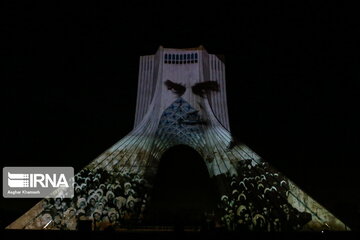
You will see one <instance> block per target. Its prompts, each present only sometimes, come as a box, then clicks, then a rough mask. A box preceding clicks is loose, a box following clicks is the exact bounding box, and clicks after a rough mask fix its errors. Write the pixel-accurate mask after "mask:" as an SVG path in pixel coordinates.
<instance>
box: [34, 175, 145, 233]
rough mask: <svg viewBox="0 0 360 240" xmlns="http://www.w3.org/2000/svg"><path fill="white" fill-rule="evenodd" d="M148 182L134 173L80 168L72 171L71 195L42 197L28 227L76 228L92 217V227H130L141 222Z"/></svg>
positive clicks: (103, 228) (97, 228)
mask: <svg viewBox="0 0 360 240" xmlns="http://www.w3.org/2000/svg"><path fill="white" fill-rule="evenodd" d="M148 187H149V186H148V184H147V182H146V181H145V180H144V179H142V178H141V177H140V176H139V175H137V174H131V173H130V174H129V173H127V172H121V173H109V172H107V171H105V170H103V169H98V170H96V171H90V170H87V169H83V170H81V171H80V172H79V173H77V174H76V175H75V183H74V191H75V192H74V197H73V198H62V196H58V197H56V198H47V199H44V200H43V201H41V204H42V206H41V207H42V208H43V210H42V213H41V214H40V215H39V216H38V217H37V218H36V219H35V221H34V222H33V223H32V224H29V225H28V226H27V228H28V229H32V228H36V229H39V228H40V229H52V230H76V229H78V228H79V221H89V220H90V221H91V223H92V230H111V229H114V230H116V228H121V227H131V226H134V225H136V224H139V223H141V222H142V220H143V218H144V216H143V213H144V210H145V206H146V203H147V201H148V194H147V192H148Z"/></svg>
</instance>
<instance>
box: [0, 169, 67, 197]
mask: <svg viewBox="0 0 360 240" xmlns="http://www.w3.org/2000/svg"><path fill="white" fill-rule="evenodd" d="M57 196H60V197H61V198H72V197H73V196H74V168H72V167H4V168H3V197H5V198H41V197H46V198H55V197H57Z"/></svg>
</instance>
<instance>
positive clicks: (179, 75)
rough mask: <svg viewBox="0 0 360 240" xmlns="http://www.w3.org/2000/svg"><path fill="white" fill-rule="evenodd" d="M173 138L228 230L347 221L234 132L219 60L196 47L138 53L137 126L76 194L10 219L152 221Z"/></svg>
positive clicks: (66, 224)
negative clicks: (188, 155)
mask: <svg viewBox="0 0 360 240" xmlns="http://www.w3.org/2000/svg"><path fill="white" fill-rule="evenodd" d="M177 145H187V146H189V147H191V148H192V149H194V150H195V151H196V152H198V153H199V155H200V156H201V158H202V159H203V162H204V163H205V165H206V167H207V170H208V174H209V177H210V178H211V179H213V180H214V182H215V187H216V188H217V192H218V204H217V206H216V209H214V211H213V215H212V219H213V220H214V221H216V222H217V225H220V226H222V227H223V228H226V229H227V230H229V231H289V230H290V231H303V230H305V231H306V230H309V231H311V230H315V231H320V230H349V228H348V227H347V226H346V225H345V224H344V223H342V222H341V221H340V220H338V219H337V218H336V217H334V216H333V215H332V214H331V213H330V212H328V211H327V210H326V209H325V208H324V207H322V206H321V205H320V204H318V203H317V202H316V201H314V200H313V199H312V198H310V197H309V196H308V195H307V194H306V193H304V192H303V191H302V190H300V188H298V187H297V186H296V185H295V184H294V183H293V182H291V181H290V180H289V179H287V178H286V177H285V176H283V175H282V174H281V173H279V172H278V171H276V170H274V169H273V168H271V167H270V166H269V165H268V164H267V163H266V162H265V161H263V160H262V159H261V157H259V156H258V155H257V154H256V153H254V152H253V151H252V150H251V149H249V148H248V147H247V146H246V145H244V144H241V143H238V142H237V141H235V140H234V139H233V137H232V135H231V133H230V126H229V119H228V110H227V98H226V86H225V65H224V63H223V62H222V60H221V59H220V58H218V57H217V56H216V55H213V54H209V53H207V51H206V50H205V49H204V48H203V47H201V46H200V47H198V48H188V49H172V48H163V47H160V48H159V49H158V51H157V52H156V54H155V55H149V56H142V57H141V58H140V69H139V79H138V89H137V104H136V115H135V123H134V129H133V130H132V131H131V132H130V133H129V134H128V135H126V136H125V137H124V138H122V139H121V140H120V141H119V142H117V143H116V144H115V145H113V146H112V147H111V148H109V149H108V150H107V151H105V152H104V153H103V154H101V155H100V156H99V157H98V158H96V159H95V160H94V161H92V162H91V163H90V164H89V165H88V166H86V167H85V169H84V170H82V171H81V172H79V173H78V174H77V175H76V178H75V181H76V183H75V192H76V195H75V197H74V198H73V199H65V198H64V199H63V198H62V197H61V196H59V197H58V198H56V199H44V200H42V201H41V202H39V203H38V204H37V205H36V206H35V207H34V208H32V209H30V210H29V211H28V212H27V213H26V214H24V215H23V216H22V217H20V218H19V219H18V220H16V221H15V222H13V223H12V224H11V225H9V226H8V228H10V229H70V230H75V229H79V226H80V225H81V223H82V221H85V220H91V221H92V228H93V229H94V230H105V229H106V228H109V227H111V228H113V229H115V230H118V229H124V228H126V227H128V226H130V225H131V226H132V227H134V226H143V225H144V224H145V225H151V223H149V222H147V223H144V222H143V220H144V219H146V212H147V211H146V207H147V206H148V202H149V201H151V200H150V199H151V189H152V187H153V185H152V179H153V178H154V177H155V176H156V174H157V169H158V166H159V162H160V159H161V157H162V155H163V154H164V153H165V152H166V151H167V150H169V149H170V148H172V147H173V146H177ZM189 167H191V166H189ZM184 175H185V176H184V177H186V173H184Z"/></svg>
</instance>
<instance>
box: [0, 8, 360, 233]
mask: <svg viewBox="0 0 360 240" xmlns="http://www.w3.org/2000/svg"><path fill="white" fill-rule="evenodd" d="M118 2H119V3H117V4H114V5H112V4H110V3H106V2H105V1H101V2H100V1H99V2H93V1H86V2H84V3H81V4H80V3H77V4H74V3H71V4H64V3H62V2H60V1H59V2H55V1H46V2H43V3H39V2H33V1H29V2H27V3H26V4H18V3H16V2H15V1H8V2H6V3H2V7H1V8H0V9H1V10H0V11H1V14H0V16H1V18H2V19H1V25H0V31H1V39H2V40H3V43H2V44H1V47H0V48H1V49H0V51H1V56H2V59H3V60H2V64H1V65H2V70H1V88H0V91H1V98H2V100H1V103H2V107H1V109H2V114H1V118H2V120H3V121H2V122H3V123H2V131H1V137H2V140H3V144H2V147H3V151H2V157H1V165H2V167H4V166H73V167H74V168H75V170H76V171H78V170H80V169H81V168H82V167H84V166H85V165H86V164H88V163H89V162H90V161H92V160H93V159H94V158H96V157H97V156H98V155H99V154H101V153H102V152H103V151H104V150H106V149H107V148H108V147H110V146H111V145H112V144H114V143H115V142H117V141H118V140H120V139H121V138H122V137H123V136H125V135H126V134H127V133H128V132H129V131H130V130H131V129H132V126H133V121H134V115H135V104H136V90H137V74H138V61H139V56H140V55H147V54H153V53H155V52H156V50H157V48H158V47H159V45H162V46H164V47H174V48H182V47H196V46H199V45H200V44H201V45H203V46H204V47H205V48H206V49H207V51H208V52H209V53H215V54H223V55H224V56H225V63H226V71H227V72H226V74H227V75H226V77H227V94H228V105H229V108H228V110H229V115H230V126H231V130H232V132H233V134H234V135H235V136H236V137H237V138H238V139H239V140H240V141H242V142H244V143H246V144H247V145H248V146H249V147H250V148H252V149H253V150H254V151H255V152H257V153H258V154H259V155H260V156H262V157H263V158H264V159H265V160H267V161H268V162H269V163H270V164H271V165H272V166H274V167H275V168H276V169H278V170H279V171H281V172H282V173H284V174H285V175H286V176H287V177H289V179H291V180H292V181H294V182H295V183H296V184H297V185H298V186H300V187H301V188H302V189H303V190H304V191H305V192H306V193H308V194H309V195H310V196H312V197H313V198H314V199H315V200H316V201H318V202H319V203H320V204H322V205H323V206H325V207H326V208H327V209H328V210H330V211H331V212H332V213H333V214H334V215H335V216H337V217H338V218H340V219H341V220H342V221H344V222H345V223H347V224H348V225H349V226H350V227H351V228H353V229H358V230H359V229H360V220H359V219H360V191H359V187H358V184H356V182H357V183H359V180H358V176H359V175H358V167H357V165H356V163H357V160H359V158H358V155H357V149H358V146H359V137H358V136H359V135H358V133H359V125H358V123H359V118H358V117H357V112H358V111H359V107H358V104H357V101H356V100H357V96H358V94H359V93H358V90H359V78H360V71H359V69H360V68H359V54H360V51H359V50H360V49H359V40H360V39H359V38H358V37H357V32H358V31H359V21H358V19H357V15H358V14H357V13H356V11H355V10H356V9H355V8H353V6H348V5H346V4H345V3H343V2H338V3H334V2H329V1H317V3H316V4H313V3H312V2H313V1H309V2H308V3H304V2H303V1H300V2H301V3H296V2H297V1H284V2H283V1H276V2H277V3H273V2H274V1H271V4H270V3H267V4H265V3H263V2H257V1H242V2H241V3H238V4H234V3H225V2H223V1H221V2H222V3H221V4H220V3H219V2H217V3H216V4H215V3H212V4H211V3H209V2H208V3H206V5H204V4H200V3H194V2H191V3H190V2H184V1H177V2H172V3H171V5H170V4H169V3H168V1H162V2H156V3H154V2H150V1H148V2H147V3H143V2H139V1H131V3H130V1H128V2H125V1H118ZM234 2H235V1H234ZM239 2H240V1H239ZM4 40H5V41H4ZM38 201H39V199H30V200H23V199H15V200H14V199H4V198H2V199H1V213H0V216H1V219H0V224H1V228H3V227H5V226H6V225H8V224H9V223H11V222H12V221H14V220H15V219H16V218H18V217H19V216H20V215H22V214H23V213H24V212H25V211H27V210H28V209H29V208H30V207H32V206H33V205H34V204H35V203H36V202H38Z"/></svg>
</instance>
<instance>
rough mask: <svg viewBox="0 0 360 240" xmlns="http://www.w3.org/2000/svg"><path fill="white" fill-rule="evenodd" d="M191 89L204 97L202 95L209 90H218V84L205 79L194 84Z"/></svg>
mask: <svg viewBox="0 0 360 240" xmlns="http://www.w3.org/2000/svg"><path fill="white" fill-rule="evenodd" d="M191 89H192V91H193V93H194V94H196V95H198V96H200V97H204V95H206V94H208V93H210V92H211V91H215V92H218V91H219V84H218V83H217V82H216V81H206V82H201V83H197V84H195V85H194V86H192V88H191Z"/></svg>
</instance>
